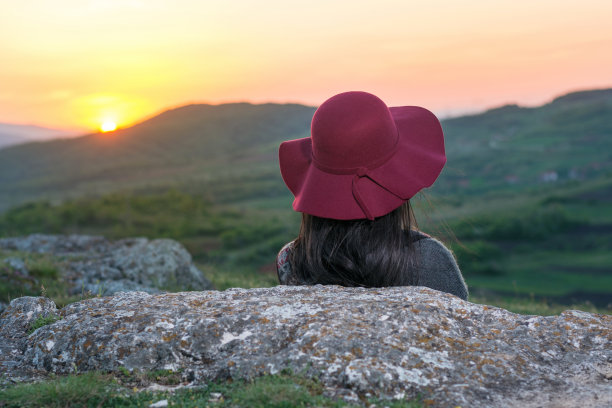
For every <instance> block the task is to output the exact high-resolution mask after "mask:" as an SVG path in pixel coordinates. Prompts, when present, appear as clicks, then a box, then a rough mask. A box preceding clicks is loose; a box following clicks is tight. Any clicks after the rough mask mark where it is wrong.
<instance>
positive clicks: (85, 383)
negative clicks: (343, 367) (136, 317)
mask: <svg viewBox="0 0 612 408" xmlns="http://www.w3.org/2000/svg"><path fill="white" fill-rule="evenodd" d="M126 372H127V370H120V372H119V373H117V374H116V375H113V374H101V373H86V374H79V375H69V376H66V377H61V378H55V379H50V380H47V381H42V382H38V383H32V384H21V385H16V386H11V387H9V388H6V389H3V390H0V406H2V407H7V408H8V407H23V406H29V407H68V406H71V407H72V406H82V407H148V406H149V405H151V404H152V403H155V402H158V401H161V400H167V401H168V406H177V407H205V406H210V407H245V408H246V407H248V408H260V407H261V408H263V407H276V408H283V407H287V408H289V407H352V406H363V405H366V406H375V407H392V408H419V407H422V406H423V405H422V403H421V402H420V401H419V400H411V401H407V400H393V401H389V400H381V399H375V398H371V399H365V398H364V399H363V400H362V401H361V403H360V404H358V405H355V404H351V403H347V402H344V401H342V400H338V399H333V398H330V397H327V396H325V395H323V394H324V390H325V388H324V386H323V385H322V384H321V383H320V382H319V381H318V380H317V379H316V378H311V377H306V376H303V375H294V374H289V373H282V374H278V375H264V376H261V377H256V378H254V379H252V380H248V381H247V380H236V381H231V380H228V381H223V382H211V383H209V384H207V385H205V386H202V387H195V388H178V389H176V390H175V391H173V392H170V391H164V392H151V391H138V389H139V387H137V386H135V385H134V378H135V377H134V375H133V374H131V373H129V372H127V373H126ZM169 374H170V375H172V374H173V373H172V372H169V373H168V372H164V373H161V375H162V376H163V377H164V378H166V377H167V376H168V375H169ZM137 375H138V376H140V378H141V379H145V378H149V379H157V378H159V377H160V373H159V372H152V373H143V374H137ZM139 385H140V386H144V385H146V384H143V383H140V384H139Z"/></svg>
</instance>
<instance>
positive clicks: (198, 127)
mask: <svg viewBox="0 0 612 408" xmlns="http://www.w3.org/2000/svg"><path fill="white" fill-rule="evenodd" d="M313 112H314V108H311V107H306V106H301V105H278V104H264V105H251V104H247V103H238V104H226V105H216V106H213V105H189V106H184V107H181V108H178V109H173V110H169V111H166V112H164V113H162V114H160V115H158V116H156V117H154V118H152V119H149V120H147V121H145V122H142V123H140V124H137V125H135V126H133V127H130V128H126V129H120V130H118V131H116V132H113V133H104V134H91V135H86V136H82V137H79V138H76V139H70V140H68V139H65V140H54V141H48V142H37V143H28V144H25V145H19V146H13V147H8V148H5V149H0V210H3V209H6V208H8V207H9V206H12V205H16V204H19V203H21V202H23V201H28V200H33V199H41V198H44V199H52V200H57V199H62V198H65V197H69V196H77V195H82V194H85V193H101V192H106V191H109V190H113V189H121V188H126V187H130V188H131V187H151V186H153V187H154V186H160V185H168V184H174V183H177V182H185V183H199V182H203V181H204V182H206V181H208V180H210V179H211V178H213V177H214V178H219V179H221V180H223V179H225V178H227V177H234V176H235V175H236V173H239V176H242V175H244V174H249V173H251V172H252V171H253V168H256V167H257V166H258V165H260V164H264V166H267V167H268V168H272V167H273V165H272V162H274V161H275V160H276V153H275V150H276V147H277V145H278V143H279V142H280V141H281V140H284V139H285V138H298V137H304V136H307V135H308V128H309V126H310V120H311V118H312V114H313ZM238 163H240V164H241V168H239V169H237V168H235V166H236V165H237V164H238ZM244 171H246V173H244ZM268 173H270V172H268Z"/></svg>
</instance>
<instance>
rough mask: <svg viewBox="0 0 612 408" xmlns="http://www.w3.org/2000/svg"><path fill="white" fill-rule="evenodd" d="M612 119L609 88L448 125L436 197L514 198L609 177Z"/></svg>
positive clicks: (510, 107) (506, 108)
mask: <svg viewBox="0 0 612 408" xmlns="http://www.w3.org/2000/svg"><path fill="white" fill-rule="evenodd" d="M611 119H612V89H606V90H596V91H582V92H576V93H571V94H567V95H564V96H561V97H559V98H556V99H555V100H553V101H552V102H551V103H549V104H546V105H543V106H541V107H536V108H523V107H519V106H516V105H508V106H503V107H500V108H497V109H492V110H489V111H487V112H484V113H482V114H479V115H472V116H464V117H459V118H455V119H449V120H445V121H444V122H443V128H444V131H445V135H446V142H447V153H448V166H447V168H446V169H445V172H444V174H443V177H442V178H441V179H440V182H439V183H437V185H436V191H439V192H442V193H447V194H448V193H468V194H473V193H477V194H481V193H484V192H490V191H492V190H511V191H517V190H523V189H525V188H529V187H533V186H537V185H541V184H547V183H554V182H561V181H567V180H586V179H593V178H596V177H599V176H601V175H602V174H610V172H611V171H612V120H611Z"/></svg>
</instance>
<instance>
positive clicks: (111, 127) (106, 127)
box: [100, 122, 117, 132]
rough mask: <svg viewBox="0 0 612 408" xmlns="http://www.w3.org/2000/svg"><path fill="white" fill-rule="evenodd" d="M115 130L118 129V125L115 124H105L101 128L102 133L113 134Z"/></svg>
mask: <svg viewBox="0 0 612 408" xmlns="http://www.w3.org/2000/svg"><path fill="white" fill-rule="evenodd" d="M115 129H117V124H116V123H115V122H104V123H102V126H100V130H101V131H102V132H112V131H113V130H115Z"/></svg>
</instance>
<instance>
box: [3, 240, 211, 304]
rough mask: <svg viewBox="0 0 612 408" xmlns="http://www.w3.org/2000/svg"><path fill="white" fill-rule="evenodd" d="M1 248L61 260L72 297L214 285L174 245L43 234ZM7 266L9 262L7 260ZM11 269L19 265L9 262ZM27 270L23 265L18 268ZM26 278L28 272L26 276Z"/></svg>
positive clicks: (180, 249) (181, 249) (204, 287)
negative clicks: (83, 294) (83, 293)
mask: <svg viewBox="0 0 612 408" xmlns="http://www.w3.org/2000/svg"><path fill="white" fill-rule="evenodd" d="M0 249H5V250H14V251H21V252H34V253H49V254H52V255H54V256H60V257H62V259H63V260H64V261H65V262H62V275H63V277H64V279H65V280H67V281H68V282H70V286H71V288H72V289H71V291H72V293H71V294H80V293H82V292H87V291H89V292H91V293H93V294H96V295H111V294H113V293H117V292H121V291H144V292H148V293H160V292H161V291H163V290H204V289H211V288H212V284H211V283H210V281H208V279H206V277H204V275H203V274H202V272H201V271H200V270H198V269H197V268H196V267H195V265H194V264H193V262H192V260H191V255H190V254H189V252H187V250H186V249H185V248H184V247H183V246H182V245H181V244H179V243H178V242H176V241H173V240H170V239H156V240H148V239H146V238H128V239H122V240H118V241H109V240H107V239H105V238H103V237H96V236H87V235H42V234H33V235H30V236H27V237H17V238H4V239H0ZM5 262H7V261H5ZM10 262H11V265H17V266H19V265H20V264H19V262H21V264H23V261H21V260H19V259H17V258H15V257H11V258H10ZM22 266H23V267H24V268H25V265H22ZM24 273H26V274H27V269H26V270H25V272H24Z"/></svg>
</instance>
